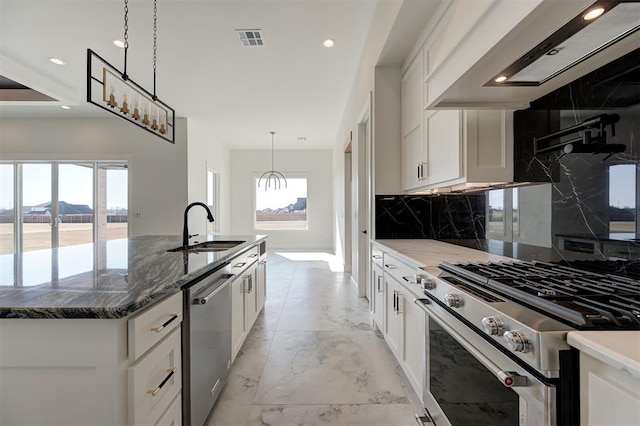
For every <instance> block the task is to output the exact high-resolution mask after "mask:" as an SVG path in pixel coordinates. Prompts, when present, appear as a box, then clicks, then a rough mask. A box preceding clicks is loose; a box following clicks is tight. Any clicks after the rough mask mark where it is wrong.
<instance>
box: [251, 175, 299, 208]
mask: <svg viewBox="0 0 640 426" xmlns="http://www.w3.org/2000/svg"><path fill="white" fill-rule="evenodd" d="M255 180H256V189H257V190H256V210H264V209H266V208H270V209H277V208H281V207H286V206H288V205H289V204H295V202H296V201H297V200H298V198H307V179H306V178H287V187H286V190H285V186H284V182H282V185H281V189H280V190H277V189H274V186H275V185H273V183H272V185H271V189H265V183H264V182H265V181H264V179H263V180H262V182H261V183H260V188H257V185H258V178H256V179H255Z"/></svg>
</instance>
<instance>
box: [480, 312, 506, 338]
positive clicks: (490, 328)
mask: <svg viewBox="0 0 640 426" xmlns="http://www.w3.org/2000/svg"><path fill="white" fill-rule="evenodd" d="M482 326H483V327H484V331H486V332H487V333H488V334H489V335H491V336H499V335H501V334H502V332H503V328H504V323H503V322H502V320H501V319H500V317H484V318H482Z"/></svg>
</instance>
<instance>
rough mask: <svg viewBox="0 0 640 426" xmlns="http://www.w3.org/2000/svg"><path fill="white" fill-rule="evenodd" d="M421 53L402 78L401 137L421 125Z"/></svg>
mask: <svg viewBox="0 0 640 426" xmlns="http://www.w3.org/2000/svg"><path fill="white" fill-rule="evenodd" d="M423 81H424V80H423V77H422V53H419V54H418V55H416V57H415V58H414V60H413V62H412V63H411V65H409V68H407V71H406V72H405V73H404V75H403V76H402V93H401V102H402V136H403V137H404V136H407V135H408V134H409V133H411V132H412V131H413V130H414V129H415V128H416V127H419V126H420V125H421V124H422V86H423Z"/></svg>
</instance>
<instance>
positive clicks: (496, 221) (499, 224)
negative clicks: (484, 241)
mask: <svg viewBox="0 0 640 426" xmlns="http://www.w3.org/2000/svg"><path fill="white" fill-rule="evenodd" d="M487 198H488V205H487V236H495V237H499V238H501V237H503V236H504V233H505V211H504V204H505V203H504V189H497V190H493V191H489V192H488V196H487Z"/></svg>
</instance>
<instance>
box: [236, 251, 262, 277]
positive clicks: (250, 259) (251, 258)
mask: <svg viewBox="0 0 640 426" xmlns="http://www.w3.org/2000/svg"><path fill="white" fill-rule="evenodd" d="M259 255H260V254H259V253H258V246H255V247H251V248H250V249H249V250H247V251H245V252H243V253H241V254H239V255H238V256H236V257H234V258H233V259H231V265H230V266H231V268H230V269H231V273H232V274H235V275H238V276H239V275H240V274H241V273H242V272H244V271H246V270H247V268H248V267H249V266H251V265H252V264H253V263H254V262H256V261H257V260H258V257H259Z"/></svg>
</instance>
